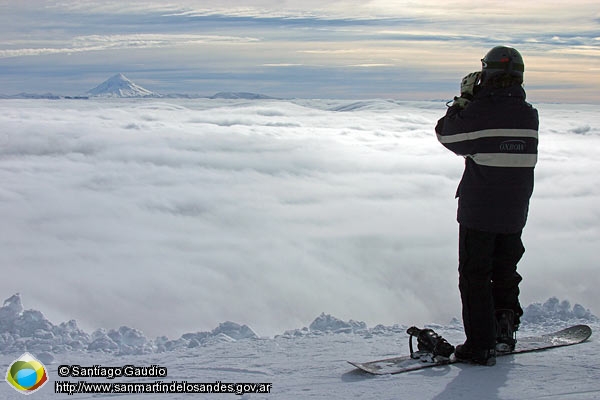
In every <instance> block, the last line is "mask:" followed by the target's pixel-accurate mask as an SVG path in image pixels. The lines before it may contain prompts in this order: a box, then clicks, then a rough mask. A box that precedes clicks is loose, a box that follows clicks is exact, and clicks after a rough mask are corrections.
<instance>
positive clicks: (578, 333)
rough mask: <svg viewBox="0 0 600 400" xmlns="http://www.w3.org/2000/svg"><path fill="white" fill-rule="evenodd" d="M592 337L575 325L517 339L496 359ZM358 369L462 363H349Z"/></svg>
mask: <svg viewBox="0 0 600 400" xmlns="http://www.w3.org/2000/svg"><path fill="white" fill-rule="evenodd" d="M591 335H592V329H591V328H590V327H589V326H587V325H574V326H571V327H569V328H566V329H563V330H560V331H557V332H553V333H547V334H544V335H539V336H528V337H523V338H517V345H516V347H515V350H514V351H511V352H502V353H500V352H498V353H497V354H496V357H503V356H506V355H511V354H519V353H529V352H532V351H541V350H547V349H552V348H555V347H562V346H571V345H574V344H578V343H582V342H585V341H586V340H587V339H588V338H589V337H590V336H591ZM348 362H349V363H350V364H352V365H354V366H355V367H356V368H358V369H360V370H363V371H365V372H368V373H370V374H374V375H387V374H401V373H403V372H410V371H416V370H419V369H424V368H432V367H438V366H442V365H448V364H454V363H457V362H461V361H459V360H457V359H456V357H454V354H452V356H451V357H450V358H449V359H443V360H437V361H421V360H420V359H413V358H411V357H410V356H401V357H393V358H387V359H384V360H377V361H369V362H365V363H360V362H354V361H348Z"/></svg>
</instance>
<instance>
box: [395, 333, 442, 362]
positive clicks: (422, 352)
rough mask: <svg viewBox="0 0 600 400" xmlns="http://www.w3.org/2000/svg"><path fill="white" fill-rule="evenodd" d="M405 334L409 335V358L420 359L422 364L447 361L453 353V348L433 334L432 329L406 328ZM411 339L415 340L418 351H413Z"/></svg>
mask: <svg viewBox="0 0 600 400" xmlns="http://www.w3.org/2000/svg"><path fill="white" fill-rule="evenodd" d="M406 333H408V334H409V335H410V339H409V342H408V347H409V349H410V357H411V358H413V359H420V360H421V361H424V362H441V361H444V360H449V359H450V356H451V355H452V353H454V346H452V345H451V344H450V343H448V341H447V340H446V339H444V338H443V337H441V336H440V335H438V334H437V333H435V332H434V330H433V329H419V328H417V327H416V326H412V327H410V328H408V330H407V331H406ZM413 337H416V338H417V348H418V351H414V347H413Z"/></svg>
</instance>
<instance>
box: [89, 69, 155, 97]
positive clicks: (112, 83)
mask: <svg viewBox="0 0 600 400" xmlns="http://www.w3.org/2000/svg"><path fill="white" fill-rule="evenodd" d="M87 93H88V94H89V95H91V96H99V97H153V96H158V95H157V94H156V93H154V92H151V91H150V90H147V89H144V88H143V87H141V86H138V85H136V84H135V83H133V82H132V81H131V80H129V79H128V78H127V77H126V76H125V75H123V74H117V75H115V76H113V77H111V78H109V79H107V80H106V81H104V82H103V83H101V84H100V85H98V86H96V87H95V88H93V89H92V90H89V91H88V92H87Z"/></svg>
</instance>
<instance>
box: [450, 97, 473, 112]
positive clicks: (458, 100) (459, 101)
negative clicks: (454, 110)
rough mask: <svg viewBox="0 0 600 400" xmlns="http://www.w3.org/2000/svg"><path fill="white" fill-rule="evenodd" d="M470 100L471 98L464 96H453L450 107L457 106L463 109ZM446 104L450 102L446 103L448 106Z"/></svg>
mask: <svg viewBox="0 0 600 400" xmlns="http://www.w3.org/2000/svg"><path fill="white" fill-rule="evenodd" d="M470 102H471V100H469V99H465V98H464V97H458V96H455V97H454V101H453V102H452V104H451V105H450V107H454V106H458V107H459V108H463V109H464V108H467V106H468V105H469V103H470ZM448 104H450V102H448V103H446V106H447V107H448Z"/></svg>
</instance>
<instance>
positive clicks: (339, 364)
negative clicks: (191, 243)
mask: <svg viewBox="0 0 600 400" xmlns="http://www.w3.org/2000/svg"><path fill="white" fill-rule="evenodd" d="M576 323H587V324H590V325H591V326H592V329H593V330H596V331H597V330H598V329H600V323H599V321H598V318H597V317H595V316H594V315H592V314H591V313H590V311H589V310H587V309H585V308H584V307H583V306H581V305H577V304H576V305H574V306H573V307H571V305H570V304H569V302H567V301H562V302H561V301H559V300H558V299H556V298H551V299H549V300H548V301H546V302H545V303H544V304H539V303H537V304H531V305H529V306H528V307H527V308H526V311H525V315H524V317H523V325H522V328H521V330H520V335H522V336H527V335H533V334H540V333H546V332H552V331H554V330H558V329H562V328H564V327H566V326H569V325H570V324H576ZM429 327H431V328H433V329H435V330H436V331H437V332H438V333H440V334H442V335H443V336H444V337H445V338H447V339H448V340H449V341H450V342H452V343H455V344H458V343H461V341H462V340H464V336H463V334H462V328H461V325H460V323H458V321H452V322H450V323H449V324H447V325H444V326H442V325H431V326H429ZM0 328H1V329H2V331H3V333H2V334H1V335H0V338H2V340H3V342H0V354H2V355H0V365H1V366H2V368H3V369H7V368H8V365H10V364H11V362H12V361H14V360H15V359H16V358H17V357H19V356H20V355H21V354H22V353H23V352H24V351H28V352H30V353H31V354H33V355H34V356H35V357H38V358H39V359H40V361H42V362H44V363H45V365H46V367H47V368H48V373H49V377H50V379H49V382H48V383H47V384H46V386H44V387H42V388H41V389H40V390H39V391H37V392H36V393H34V394H32V396H35V398H39V399H46V398H55V397H57V396H58V397H59V398H61V397H62V398H70V397H69V395H68V394H57V393H55V391H61V390H62V391H67V390H68V389H67V388H68V386H66V385H65V382H68V383H69V384H73V385H77V384H78V382H80V381H85V382H87V383H112V384H115V385H117V386H115V387H118V385H122V384H127V383H130V384H133V383H147V384H155V383H156V382H157V381H160V382H164V383H166V384H172V383H173V382H177V383H183V382H186V383H187V384H189V385H191V384H196V383H198V384H211V385H212V384H215V383H216V382H220V383H221V384H243V383H248V384H264V385H265V387H269V388H270V392H269V393H260V394H258V393H246V394H244V395H243V397H241V398H243V399H289V398H301V399H304V398H313V399H346V398H370V399H371V398H372V399H397V398H418V399H450V400H452V399H477V400H479V399H484V398H485V399H517V398H519V399H544V398H553V399H559V398H564V399H597V398H598V396H600V382H599V380H598V378H600V368H599V367H598V363H597V359H598V357H599V356H600V344H599V343H598V341H597V340H596V339H595V337H594V336H593V337H592V339H591V340H589V341H588V342H586V343H583V344H581V345H577V346H573V347H568V348H559V349H552V350H548V351H545V352H541V353H530V354H521V355H516V356H505V357H501V358H499V359H498V363H497V365H496V366H495V367H480V366H471V365H461V364H454V365H452V366H444V367H438V368H434V369H428V370H422V371H417V372H412V373H406V374H403V375H395V376H377V377H375V376H371V375H368V374H365V373H363V372H360V371H357V370H355V369H353V367H352V366H350V365H349V364H347V363H346V360H360V361H366V360H371V359H374V358H385V357H390V356H394V355H398V354H407V353H408V345H407V343H408V336H407V335H406V333H405V332H406V329H407V326H404V325H394V326H383V325H378V326H375V327H368V326H367V325H366V324H365V323H364V322H358V321H342V320H339V319H337V318H335V317H333V316H331V315H326V314H321V315H320V316H318V317H317V318H316V319H315V320H314V321H313V322H312V323H311V324H310V325H309V326H308V327H304V328H301V329H294V330H290V331H286V332H284V333H282V334H280V335H276V336H275V337H273V338H264V337H263V338H260V337H258V336H257V335H256V334H255V333H254V332H253V331H252V329H251V328H249V327H247V326H240V325H238V324H236V323H233V322H227V323H222V324H220V325H219V327H217V328H215V329H214V330H213V331H212V332H196V333H188V334H184V335H182V337H180V338H179V339H176V340H171V341H167V339H166V338H157V339H155V340H148V339H146V338H145V337H144V336H143V334H142V333H141V332H139V331H137V330H135V329H132V328H129V327H121V328H119V329H116V330H115V329H113V330H109V331H106V330H101V329H99V330H97V331H95V332H93V333H92V334H91V335H89V334H87V333H85V332H83V331H82V330H80V329H78V328H77V325H76V322H75V321H70V322H69V323H66V324H60V325H59V326H56V325H53V324H52V323H51V322H50V321H47V320H46V319H45V318H44V316H43V314H42V313H40V312H39V311H36V310H25V311H23V310H22V305H21V300H20V297H19V296H12V297H11V298H9V299H7V301H6V302H5V303H4V307H2V308H0ZM65 365H67V366H74V365H79V366H82V367H90V368H93V367H95V366H98V368H96V369H95V370H96V371H100V370H101V368H102V367H124V366H126V365H133V366H135V367H140V370H141V369H143V368H144V367H145V368H151V367H154V368H155V370H157V371H158V370H159V368H164V369H165V370H166V376H160V377H131V378H124V377H118V378H114V379H107V378H90V377H88V376H83V377H81V376H79V377H77V376H62V377H60V376H59V370H60V369H61V368H64V366H65ZM56 382H59V385H60V386H56ZM268 385H270V386H268ZM115 387H113V388H115ZM243 387H244V386H242V388H243ZM59 388H60V389H59ZM234 389H237V386H234ZM115 390H118V389H115ZM114 395H115V394H91V393H75V394H73V395H72V396H75V397H76V398H103V397H109V398H110V397H112V396H114ZM20 396H22V394H19V393H17V392H16V391H14V389H12V388H11V387H9V385H8V384H2V385H0V398H2V399H19V398H21V397H20ZM197 396H198V395H197V394H148V393H144V394H135V393H131V394H128V395H127V398H131V399H147V398H156V399H159V398H173V399H186V398H190V397H195V398H196V397H197ZM211 396H223V397H225V398H233V397H234V396H237V398H240V397H239V395H235V394H223V393H219V394H217V393H211V394H203V395H200V397H202V398H211Z"/></svg>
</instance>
